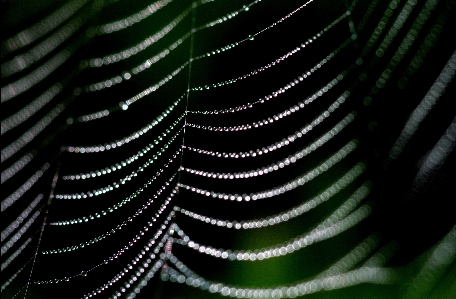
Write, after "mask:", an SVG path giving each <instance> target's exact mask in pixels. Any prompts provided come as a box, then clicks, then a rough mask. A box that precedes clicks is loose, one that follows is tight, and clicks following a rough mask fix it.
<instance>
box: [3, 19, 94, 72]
mask: <svg viewBox="0 0 456 299" xmlns="http://www.w3.org/2000/svg"><path fill="white" fill-rule="evenodd" d="M87 20H88V18H87V17H84V16H80V17H77V18H74V19H72V20H70V21H69V22H68V23H67V24H65V25H64V26H63V27H61V28H60V29H59V30H57V31H56V32H55V33H53V34H52V35H51V36H49V37H48V38H47V39H45V40H44V41H42V42H41V43H39V44H38V45H36V46H35V47H33V48H32V49H30V50H29V51H27V52H25V53H24V54H21V55H18V56H16V57H14V58H13V59H11V60H9V61H6V62H4V63H2V67H1V74H2V78H7V77H9V76H11V75H14V74H16V73H19V72H21V71H23V70H25V69H27V68H28V67H30V66H31V65H32V64H34V63H36V62H38V61H40V60H41V59H43V58H44V57H46V56H47V55H48V54H49V53H51V52H52V51H54V50H55V49H56V48H57V47H58V46H60V45H61V44H63V43H64V42H65V41H66V40H68V39H69V38H70V37H71V36H72V35H74V34H75V33H76V31H77V30H79V29H80V28H81V27H82V26H83V25H84V23H86V22H87Z"/></svg>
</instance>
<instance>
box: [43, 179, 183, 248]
mask: <svg viewBox="0 0 456 299" xmlns="http://www.w3.org/2000/svg"><path fill="white" fill-rule="evenodd" d="M174 178H175V175H173V176H172V177H171V179H170V180H168V181H167V182H166V184H165V185H163V186H162V187H161V188H160V189H159V190H158V191H157V192H156V194H155V195H154V198H158V196H160V195H161V194H162V193H163V192H165V190H166V187H167V186H169V185H170V184H171V182H172V180H173V179H174ZM177 191H178V188H177V187H175V188H174V189H173V190H171V193H170V195H169V196H168V197H167V198H166V200H165V202H164V203H163V204H162V205H160V207H159V208H158V209H157V212H156V213H155V215H154V216H152V219H151V220H150V221H149V222H148V223H147V225H145V226H144V227H143V228H142V230H140V232H139V233H138V234H137V235H136V236H135V237H134V238H133V240H132V241H131V242H130V243H132V242H136V241H138V239H137V238H138V237H140V236H141V235H142V234H144V232H146V231H148V230H149V227H151V226H153V223H154V222H156V221H157V220H158V218H159V217H160V215H161V214H162V213H163V211H164V210H165V209H166V207H167V206H168V204H169V203H170V202H171V200H172V199H173V197H174V195H175V194H176V193H177ZM152 203H153V199H149V200H148V201H147V203H146V204H144V205H143V206H142V207H141V208H139V209H138V210H137V211H136V213H135V214H133V216H129V217H128V219H127V220H124V221H123V222H122V223H121V224H118V225H117V226H116V227H115V228H113V229H111V230H109V231H108V232H106V233H103V234H101V235H99V236H98V237H96V238H93V239H92V240H88V241H84V242H81V243H79V244H77V245H73V246H67V247H64V248H59V249H48V250H44V251H42V252H41V254H43V255H50V254H57V253H66V252H73V251H76V250H78V249H83V248H87V247H88V246H90V245H93V244H96V243H98V242H100V241H102V240H103V239H106V238H107V237H109V236H111V235H114V234H115V233H117V232H118V231H120V230H121V229H122V227H124V226H127V225H128V224H129V222H133V220H134V218H136V216H138V215H140V214H141V213H142V212H144V211H145V210H146V209H147V208H148V207H149V206H150V205H151V204H152Z"/></svg>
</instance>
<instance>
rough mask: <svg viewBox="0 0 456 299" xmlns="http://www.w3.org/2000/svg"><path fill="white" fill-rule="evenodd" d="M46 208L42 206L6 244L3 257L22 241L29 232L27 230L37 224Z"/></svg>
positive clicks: (3, 248) (2, 250)
mask: <svg viewBox="0 0 456 299" xmlns="http://www.w3.org/2000/svg"><path fill="white" fill-rule="evenodd" d="M43 208H44V206H41V207H40V208H39V209H38V210H37V211H36V212H35V213H33V215H32V216H31V217H30V218H29V220H27V222H26V223H24V225H22V227H21V228H20V229H19V231H18V232H16V233H15V234H14V235H13V236H12V237H11V238H10V240H9V241H8V242H6V244H4V245H3V246H2V248H1V252H2V255H4V254H5V253H6V252H7V251H8V250H9V249H10V248H11V247H13V246H14V244H16V242H18V241H19V240H20V238H21V237H22V236H23V235H24V234H25V233H26V232H27V230H28V229H29V228H30V226H31V225H32V224H33V223H34V222H35V220H36V219H37V218H38V216H40V215H41V212H42V210H43Z"/></svg>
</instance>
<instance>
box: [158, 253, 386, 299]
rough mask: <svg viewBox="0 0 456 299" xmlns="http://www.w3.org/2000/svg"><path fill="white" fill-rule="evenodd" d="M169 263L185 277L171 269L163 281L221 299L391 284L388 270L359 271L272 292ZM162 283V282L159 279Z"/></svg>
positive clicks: (313, 280)
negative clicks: (216, 279)
mask: <svg viewBox="0 0 456 299" xmlns="http://www.w3.org/2000/svg"><path fill="white" fill-rule="evenodd" d="M170 261H171V262H172V263H173V264H175V265H176V267H177V268H178V269H179V270H180V271H182V273H184V275H182V274H180V273H179V272H177V271H175V270H174V269H172V268H170V277H165V278H164V279H165V280H168V279H169V280H170V281H171V282H179V283H184V282H185V283H186V284H187V285H188V286H190V287H194V288H199V289H201V290H204V291H209V292H210V293H218V294H219V295H221V296H225V297H226V296H230V297H237V298H296V297H297V296H305V295H309V294H314V293H317V292H320V291H330V290H337V289H343V288H346V287H350V286H356V285H359V284H362V283H373V284H388V283H392V282H393V281H394V273H393V271H392V270H390V269H385V268H371V267H361V268H358V269H355V270H352V271H349V272H345V273H342V274H339V275H335V276H329V277H325V278H315V279H312V280H307V281H302V282H299V283H295V284H292V285H287V286H277V287H274V288H251V287H247V288H246V287H234V286H230V285H226V284H223V283H219V282H212V281H209V280H206V279H205V278H203V277H201V276H199V275H197V274H195V273H194V272H193V271H192V270H190V269H189V268H188V267H187V266H185V265H184V264H183V263H182V262H180V261H179V260H178V259H177V258H176V257H175V256H174V255H172V256H171V257H170ZM162 279H163V278H162Z"/></svg>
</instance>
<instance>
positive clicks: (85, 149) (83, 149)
mask: <svg viewBox="0 0 456 299" xmlns="http://www.w3.org/2000/svg"><path fill="white" fill-rule="evenodd" d="M184 95H185V94H184ZM184 95H182V96H180V97H179V99H177V100H176V101H175V102H174V103H172V104H171V105H170V106H168V108H166V109H165V111H163V112H162V113H161V114H160V115H159V116H157V117H156V118H155V119H154V120H153V121H152V122H150V123H149V124H148V125H146V126H144V127H143V128H141V129H140V130H138V131H136V132H133V133H132V134H130V135H129V136H127V137H123V138H121V139H118V140H116V141H113V142H108V143H105V144H104V145H99V146H65V150H66V151H67V152H69V153H81V154H84V153H97V152H100V151H105V150H111V149H115V148H117V147H121V146H123V145H125V144H127V143H130V142H131V141H133V140H135V139H138V138H139V137H141V136H144V134H146V133H147V132H149V131H150V130H151V129H152V128H153V127H155V126H157V125H158V124H159V123H161V122H162V121H163V120H164V119H166V117H167V116H169V114H170V113H171V112H172V111H173V110H174V109H175V108H176V107H177V105H178V104H179V103H180V102H181V101H182V99H183V98H184ZM181 117H182V116H181ZM178 119H179V118H178Z"/></svg>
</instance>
